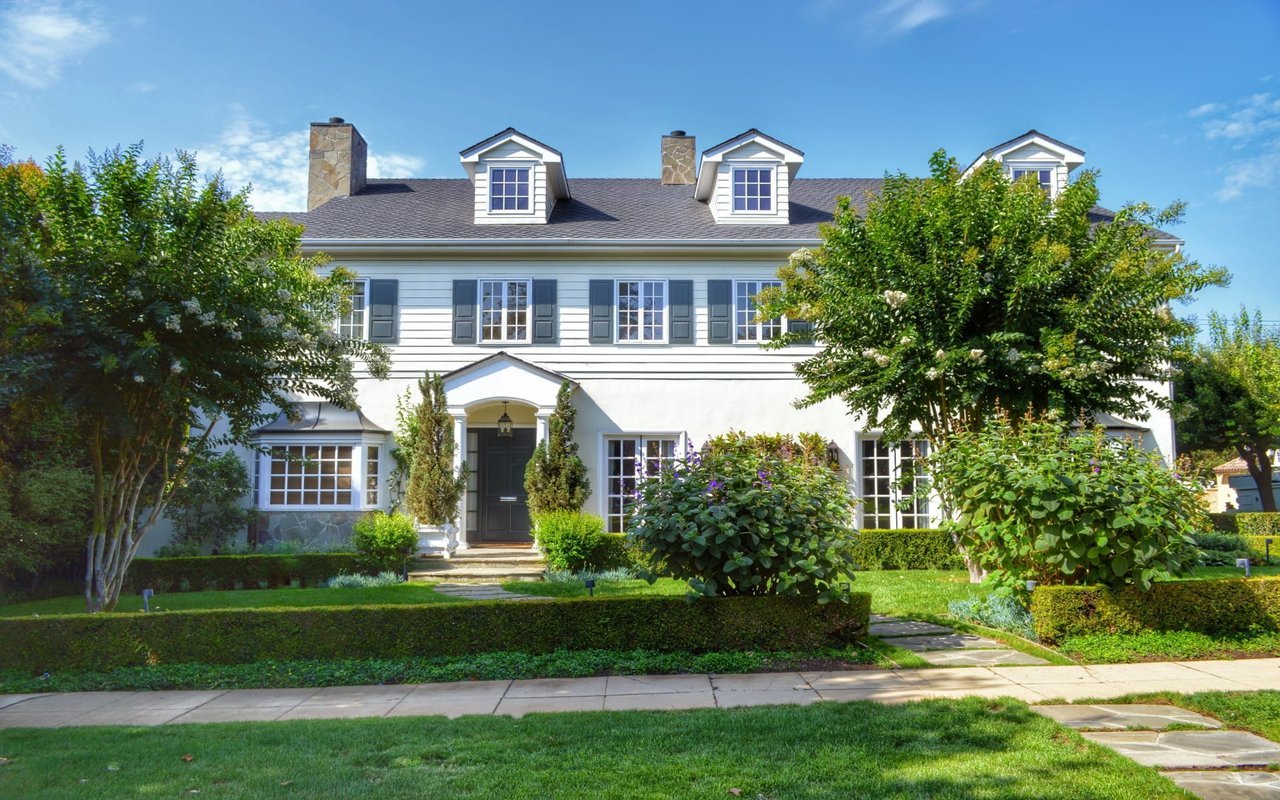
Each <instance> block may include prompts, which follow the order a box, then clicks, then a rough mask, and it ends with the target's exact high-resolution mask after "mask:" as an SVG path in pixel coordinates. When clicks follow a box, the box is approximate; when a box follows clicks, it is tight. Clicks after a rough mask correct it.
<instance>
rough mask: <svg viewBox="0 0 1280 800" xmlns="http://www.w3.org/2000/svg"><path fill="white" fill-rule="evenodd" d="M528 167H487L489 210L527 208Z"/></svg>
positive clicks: (526, 209) (524, 209)
mask: <svg viewBox="0 0 1280 800" xmlns="http://www.w3.org/2000/svg"><path fill="white" fill-rule="evenodd" d="M529 173H530V168H529V167H491V168H490V169H489V210H490V211H528V210H529Z"/></svg>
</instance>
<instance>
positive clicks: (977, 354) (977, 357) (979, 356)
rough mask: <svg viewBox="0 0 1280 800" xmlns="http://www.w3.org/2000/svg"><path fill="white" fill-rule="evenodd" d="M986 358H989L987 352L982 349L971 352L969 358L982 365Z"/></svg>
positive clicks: (976, 348)
mask: <svg viewBox="0 0 1280 800" xmlns="http://www.w3.org/2000/svg"><path fill="white" fill-rule="evenodd" d="M986 357H987V354H986V352H985V351H984V350H982V349H981V348H978V347H975V348H973V349H972V350H970V351H969V358H972V359H973V360H974V361H977V362H979V363H981V362H982V361H983V359H985V358H986Z"/></svg>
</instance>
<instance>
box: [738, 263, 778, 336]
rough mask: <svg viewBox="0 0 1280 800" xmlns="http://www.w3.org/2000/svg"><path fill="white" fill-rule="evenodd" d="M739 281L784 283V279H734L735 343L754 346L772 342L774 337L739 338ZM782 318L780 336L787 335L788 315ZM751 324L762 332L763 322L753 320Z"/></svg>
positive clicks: (757, 331)
mask: <svg viewBox="0 0 1280 800" xmlns="http://www.w3.org/2000/svg"><path fill="white" fill-rule="evenodd" d="M739 283H776V284H781V283H782V281H780V280H778V279H777V278H742V279H738V278H734V279H733V343H734V344H741V345H747V346H753V345H754V346H759V345H762V344H764V343H765V342H771V341H773V340H772V339H739V338H738V284H739ZM780 319H781V321H782V330H781V331H779V333H778V335H779V336H785V335H786V334H787V317H786V315H785V314H784V315H783V316H782V317H781V318H780ZM751 324H752V325H754V326H755V328H756V333H759V332H760V326H761V325H762V324H763V323H760V322H753V323H751Z"/></svg>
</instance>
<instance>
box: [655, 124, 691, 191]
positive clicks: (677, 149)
mask: <svg viewBox="0 0 1280 800" xmlns="http://www.w3.org/2000/svg"><path fill="white" fill-rule="evenodd" d="M697 180H698V146H697V144H696V140H695V139H694V137H692V136H689V135H687V134H686V133H685V132H684V131H672V132H671V133H669V134H667V135H666V136H663V137H662V184H663V185H664V186H692V185H693V184H694V183H696V182H697Z"/></svg>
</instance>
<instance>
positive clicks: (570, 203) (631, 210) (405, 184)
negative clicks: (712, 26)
mask: <svg viewBox="0 0 1280 800" xmlns="http://www.w3.org/2000/svg"><path fill="white" fill-rule="evenodd" d="M883 183H884V181H883V179H880V178H797V179H795V181H793V182H792V184H791V195H790V204H791V223H790V224H788V225H717V224H716V222H715V220H714V219H712V217H711V210H710V209H709V208H708V207H707V205H706V203H701V202H699V201H697V200H695V199H694V198H693V187H692V186H664V185H663V184H662V182H661V181H659V180H658V179H656V178H652V179H651V178H574V179H573V197H572V198H571V199H566V200H560V201H557V202H556V205H555V208H554V209H553V210H552V212H551V219H550V220H549V221H548V222H547V224H545V225H477V224H475V221H474V216H475V190H474V188H473V187H472V184H471V181H469V180H467V179H466V178H408V179H383V180H371V181H369V183H368V185H367V186H365V188H364V189H363V190H361V191H360V192H358V193H356V194H355V195H352V196H351V197H340V198H336V199H334V200H330V201H329V202H327V203H325V204H324V205H322V206H320V207H319V208H316V209H315V210H313V211H310V212H301V211H298V212H278V211H266V212H257V216H258V218H259V219H278V218H280V217H286V218H289V219H292V220H293V221H295V222H297V223H299V224H301V225H303V226H304V227H305V228H306V232H305V233H304V234H303V236H304V238H306V239H453V240H473V241H483V240H485V239H506V240H510V239H528V240H531V241H537V240H540V239H543V240H546V239H558V240H573V239H581V240H601V239H608V240H618V241H625V240H629V239H630V240H635V239H646V240H667V241H677V242H678V241H682V240H708V239H710V240H722V241H726V242H728V241H734V240H739V241H741V240H748V241H768V240H770V239H792V240H794V239H817V238H818V225H819V224H821V223H823V222H829V221H830V220H831V216H832V211H834V209H835V205H836V198H838V197H841V196H848V197H850V198H851V199H852V201H853V205H854V207H855V208H858V209H860V210H865V208H866V204H867V203H866V200H867V196H868V195H876V194H878V193H879V192H880V188H881V186H882V185H883ZM1113 216H1114V212H1112V211H1109V210H1107V209H1105V208H1101V207H1098V208H1095V209H1094V210H1093V211H1092V212H1091V214H1090V217H1091V219H1092V220H1093V221H1095V222H1102V221H1104V220H1108V219H1110V218H1111V217H1113ZM1154 234H1155V235H1156V237H1157V238H1167V239H1173V238H1176V237H1173V236H1171V235H1170V234H1166V233H1163V232H1160V231H1155V232H1154Z"/></svg>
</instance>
